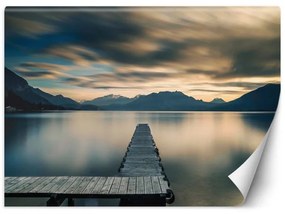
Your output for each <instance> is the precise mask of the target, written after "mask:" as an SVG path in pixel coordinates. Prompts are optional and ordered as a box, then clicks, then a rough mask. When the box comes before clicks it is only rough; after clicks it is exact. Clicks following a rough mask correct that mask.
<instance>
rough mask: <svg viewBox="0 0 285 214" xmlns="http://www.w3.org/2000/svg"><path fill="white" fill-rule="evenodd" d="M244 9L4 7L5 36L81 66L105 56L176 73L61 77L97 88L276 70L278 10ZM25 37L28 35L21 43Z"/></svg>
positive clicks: (117, 61)
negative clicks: (100, 83)
mask: <svg viewBox="0 0 285 214" xmlns="http://www.w3.org/2000/svg"><path fill="white" fill-rule="evenodd" d="M243 10H246V8H245V9H243V8H240V9H234V8H232V9H231V8H230V9H227V8H220V9H214V8H211V9H200V10H199V9H191V8H189V9H186V10H181V12H175V11H157V10H150V11H148V12H146V11H145V12H141V11H121V10H116V11H115V12H114V11H112V12H110V11H104V10H96V11H95V12H94V11H93V12H92V10H79V9H78V11H76V10H75V9H72V10H69V11H68V10H67V11H65V12H59V11H56V10H54V11H53V10H50V11H43V12H41V13H39V12H34V11H28V12H12V11H11V12H9V9H7V10H6V18H5V32H6V33H5V35H6V36H5V39H6V41H7V42H10V43H13V44H14V46H13V47H16V46H17V45H19V46H20V45H21V46H23V45H24V46H30V47H34V46H36V47H37V48H36V51H35V53H34V54H37V55H41V54H42V56H48V57H50V56H52V57H57V58H63V59H67V60H69V61H70V62H72V63H73V64H77V65H81V66H86V65H89V64H91V63H93V62H98V63H100V62H102V61H104V63H107V64H108V65H109V66H113V67H120V66H121V65H123V66H133V67H136V68H140V70H142V68H148V69H151V68H152V67H156V68H163V69H164V70H167V69H169V70H172V71H173V70H175V71H176V72H174V73H167V72H138V71H136V70H135V68H134V69H132V70H130V71H127V72H117V71H116V69H115V70H114V72H113V73H112V74H99V75H93V76H89V77H86V78H87V79H86V78H85V79H84V78H83V79H77V78H75V79H62V81H65V82H66V83H71V84H77V85H80V86H82V87H94V83H95V82H98V81H103V82H104V81H106V82H108V81H110V82H115V81H117V82H121V81H125V82H126V83H127V82H128V81H129V82H143V81H154V80H155V81H157V80H161V81H165V82H166V81H168V80H172V79H175V78H181V76H185V81H186V82H187V78H191V77H192V76H191V75H197V74H200V75H203V76H205V77H207V78H209V79H211V80H213V81H215V80H227V81H228V80H230V79H232V78H242V77H276V76H279V72H280V65H279V64H280V20H279V18H278V16H277V18H276V17H273V18H272V17H271V16H268V15H270V14H271V13H272V12H271V13H270V11H269V12H266V11H265V12H264V11H263V12H262V10H260V11H261V12H260V13H259V9H258V8H256V9H254V8H252V9H251V10H252V11H250V13H248V12H247V11H246V12H243ZM20 11H21V10H20ZM273 11H274V10H273ZM263 13H264V14H263ZM248 14H252V15H248ZM229 15H230V16H231V19H229ZM239 20H242V21H239ZM24 37H28V38H29V40H25V42H23V40H24V39H23V38H24ZM10 38H11V39H10ZM22 66H23V67H29V68H31V67H32V66H33V68H39V69H44V70H40V71H45V72H47V71H51V70H53V69H59V68H53V67H49V66H47V65H41V66H39V65H38V66H39V67H36V66H35V65H28V66H27V65H25V64H22ZM226 84H227V83H225V86H226ZM228 86H231V85H230V84H228ZM98 87H99V86H98ZM104 87H106V86H104ZM114 87H115V86H114Z"/></svg>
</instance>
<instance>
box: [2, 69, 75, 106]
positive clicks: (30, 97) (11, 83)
mask: <svg viewBox="0 0 285 214" xmlns="http://www.w3.org/2000/svg"><path fill="white" fill-rule="evenodd" d="M7 106H11V107H15V108H16V109H23V110H38V109H78V108H80V105H79V103H77V102H76V101H74V100H72V99H70V98H67V97H63V96H62V95H56V96H54V95H51V94H48V93H46V92H43V91H41V90H40V89H38V88H33V87H32V86H30V85H29V84H28V82H27V81H26V80H25V79H23V78H22V77H20V76H18V75H17V74H15V73H14V72H12V71H11V70H9V69H8V68H5V107H7Z"/></svg>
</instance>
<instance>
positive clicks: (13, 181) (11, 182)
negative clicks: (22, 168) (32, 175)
mask: <svg viewBox="0 0 285 214" xmlns="http://www.w3.org/2000/svg"><path fill="white" fill-rule="evenodd" d="M14 178H15V179H11V180H7V181H6V182H5V192H7V191H9V190H10V189H11V188H12V187H13V186H15V185H17V184H18V183H19V182H20V181H21V180H23V179H25V177H14Z"/></svg>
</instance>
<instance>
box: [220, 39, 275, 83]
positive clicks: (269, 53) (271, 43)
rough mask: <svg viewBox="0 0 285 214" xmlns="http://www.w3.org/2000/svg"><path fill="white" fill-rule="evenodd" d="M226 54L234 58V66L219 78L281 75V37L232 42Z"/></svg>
mask: <svg viewBox="0 0 285 214" xmlns="http://www.w3.org/2000/svg"><path fill="white" fill-rule="evenodd" d="M230 45H231V48H230V49H227V48H226V50H225V54H229V55H231V56H232V59H233V65H232V67H231V69H230V70H229V71H227V72H225V73H221V74H217V75H216V77H217V78H222V79H228V78H233V77H255V76H256V77H258V76H279V75H280V37H278V38H273V39H253V38H248V39H243V40H236V41H231V43H230Z"/></svg>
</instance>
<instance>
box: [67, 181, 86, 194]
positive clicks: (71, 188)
mask: <svg viewBox="0 0 285 214" xmlns="http://www.w3.org/2000/svg"><path fill="white" fill-rule="evenodd" d="M83 180H84V177H76V180H75V181H74V182H73V183H72V184H71V185H70V186H69V187H68V188H67V189H66V190H65V193H68V194H72V193H75V190H76V189H77V187H78V186H79V185H80V184H81V182H82V181H83Z"/></svg>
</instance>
